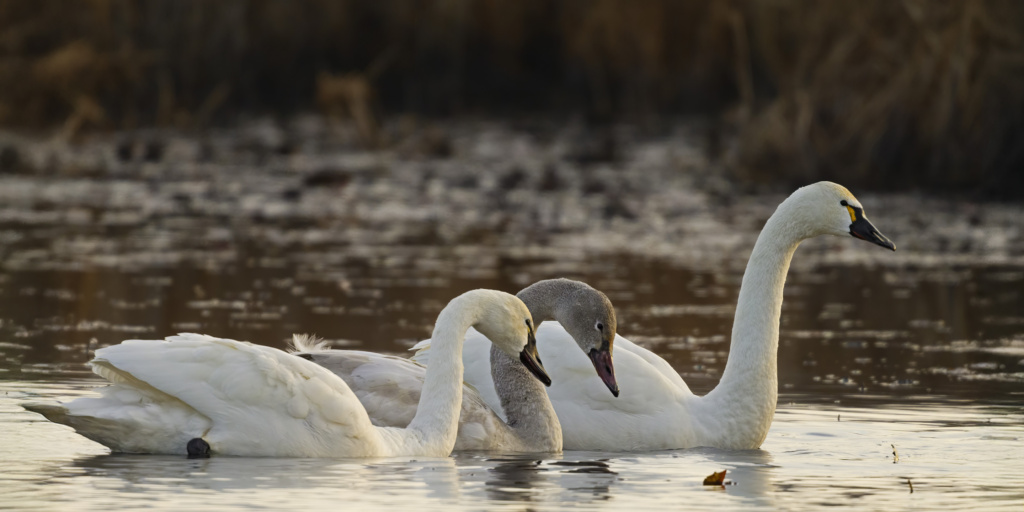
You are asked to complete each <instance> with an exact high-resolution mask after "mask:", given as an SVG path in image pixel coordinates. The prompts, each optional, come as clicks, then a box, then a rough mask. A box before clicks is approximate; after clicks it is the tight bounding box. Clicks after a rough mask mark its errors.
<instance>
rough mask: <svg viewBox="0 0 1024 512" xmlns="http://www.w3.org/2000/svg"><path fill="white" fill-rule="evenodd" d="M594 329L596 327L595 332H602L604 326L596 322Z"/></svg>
mask: <svg viewBox="0 0 1024 512" xmlns="http://www.w3.org/2000/svg"><path fill="white" fill-rule="evenodd" d="M594 327H597V330H599V331H604V324H602V323H601V322H598V323H597V325H595V326H594Z"/></svg>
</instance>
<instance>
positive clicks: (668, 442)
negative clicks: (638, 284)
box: [414, 182, 893, 451]
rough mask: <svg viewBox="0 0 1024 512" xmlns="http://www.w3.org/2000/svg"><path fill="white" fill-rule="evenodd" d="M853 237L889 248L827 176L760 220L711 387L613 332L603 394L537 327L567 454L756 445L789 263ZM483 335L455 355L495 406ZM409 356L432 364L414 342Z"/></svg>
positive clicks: (560, 344)
mask: <svg viewBox="0 0 1024 512" xmlns="http://www.w3.org/2000/svg"><path fill="white" fill-rule="evenodd" d="M825 234H831V235H853V236H855V237H857V238H861V239H865V240H868V241H871V242H873V243H876V244H878V245H881V246H883V247H886V248H889V249H893V245H892V242H890V241H889V240H888V239H886V238H885V237H884V236H882V235H881V234H880V233H878V231H877V230H875V229H874V226H871V224H870V223H869V222H868V221H867V218H866V217H864V216H863V210H862V209H861V207H860V203H859V202H858V201H857V200H856V199H855V198H854V197H853V195H852V194H850V192H849V191H848V190H846V189H845V188H843V187H841V186H839V185H836V184H834V183H829V182H821V183H816V184H814V185H809V186H807V187H803V188H801V189H799V190H797V191H796V192H795V193H793V195H791V196H790V197H789V198H788V199H786V201H784V202H783V203H782V204H781V205H779V208H778V209H777V210H776V212H775V214H774V215H772V217H771V218H770V219H769V220H768V222H767V223H766V224H765V227H764V229H763V230H762V231H761V234H760V236H759V237H758V240H757V243H756V244H755V246H754V250H753V253H752V254H751V257H750V261H749V263H748V265H747V269H746V271H745V272H744V275H743V283H742V285H741V288H740V296H739V299H738V303H737V308H736V318H735V322H734V324H733V331H732V345H731V347H730V354H729V360H728V362H727V364H726V368H725V371H724V372H723V375H722V379H721V381H720V382H719V384H718V386H717V387H716V388H715V389H714V390H712V391H711V392H710V393H708V394H707V395H705V396H702V397H701V396H696V395H694V394H693V393H692V392H691V391H690V389H689V387H687V385H686V383H685V382H683V379H682V378H681V377H680V376H679V374H678V372H676V371H675V370H674V369H673V368H672V367H671V365H669V364H668V362H666V361H665V360H664V359H662V358H661V357H659V356H658V355H657V354H654V353H653V352H651V351H649V350H647V349H644V348H642V347H639V346H637V345H636V344H634V343H632V342H630V341H629V340H627V339H626V338H623V337H621V336H616V337H615V342H614V346H615V351H614V358H615V369H616V370H615V372H616V376H617V378H618V382H619V388H620V391H621V394H620V396H619V397H618V398H614V397H612V396H611V395H609V394H607V393H602V392H601V391H602V390H601V388H600V386H599V380H598V378H597V376H595V374H594V372H593V368H592V366H591V363H590V361H588V360H587V358H586V357H584V355H583V354H581V353H580V351H579V350H578V348H577V345H576V343H575V342H574V341H573V339H572V337H571V336H569V334H568V333H566V331H565V329H563V328H562V327H561V326H560V325H559V324H558V323H556V322H545V323H544V324H543V325H541V326H540V328H539V329H538V331H537V346H538V352H539V353H540V355H541V359H542V360H543V361H544V362H545V365H546V369H547V371H548V373H549V375H551V377H552V385H551V387H550V388H548V396H549V397H550V399H551V403H552V405H553V406H554V408H555V411H556V412H557V414H558V419H559V421H560V422H561V425H562V434H563V442H564V448H565V449H566V450H612V451H623V450H637V451H639V450H660V449H672V448H689V447H694V446H713V447H719V448H728V449H752V448H757V447H759V446H760V445H761V443H762V442H763V441H764V438H765V436H766V435H767V434H768V429H769V427H770V426H771V422H772V417H773V415H774V412H775V405H776V400H777V397H778V363H777V352H778V336H779V316H780V313H781V308H782V291H783V287H784V285H785V281H786V273H787V272H788V269H789V264H790V260H791V258H792V255H793V253H794V251H796V248H797V246H798V245H799V244H800V242H801V241H802V240H804V239H807V238H811V237H814V236H819V235H825ZM486 341H487V340H486V338H484V337H483V336H480V335H479V334H476V333H472V332H470V333H469V334H468V335H467V338H466V344H465V349H464V351H463V359H464V361H465V362H466V366H467V372H466V375H465V378H466V382H468V383H469V384H471V385H473V386H474V387H476V388H477V389H478V390H480V394H481V397H482V398H483V399H484V400H485V401H487V403H488V404H490V405H491V406H492V407H493V406H494V405H495V403H496V396H495V395H494V393H493V391H492V390H493V385H492V384H491V383H490V375H489V374H488V373H487V372H486V370H484V368H486V367H485V365H484V363H485V362H486V360H487V353H488V349H489V347H488V346H487V343H486ZM414 348H416V349H418V350H419V352H418V353H417V355H415V356H414V359H416V360H417V361H420V362H422V363H426V362H427V361H429V360H430V352H432V351H433V348H432V347H431V346H430V343H429V341H428V342H422V343H420V344H419V345H417V347H414Z"/></svg>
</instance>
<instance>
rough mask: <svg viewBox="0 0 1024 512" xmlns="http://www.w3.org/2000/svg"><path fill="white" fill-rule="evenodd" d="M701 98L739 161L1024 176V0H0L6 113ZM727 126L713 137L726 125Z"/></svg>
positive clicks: (752, 178)
mask: <svg viewBox="0 0 1024 512" xmlns="http://www.w3.org/2000/svg"><path fill="white" fill-rule="evenodd" d="M314 108H319V109H321V110H322V111H323V112H325V113H327V114H329V115H331V116H342V117H348V118H351V119H352V120H353V121H354V123H355V125H356V126H357V129H358V131H359V133H360V136H361V138H363V139H364V140H365V142H366V143H367V144H371V145H372V144H375V143H377V142H378V138H377V136H376V132H377V130H378V126H379V123H380V118H381V117H382V116H387V115H394V114H405V113H412V114H416V115H420V116H445V115H461V114H471V115H496V116H502V115H521V114H524V113H525V114H542V115H555V116H558V115H566V114H568V115H572V114H583V115H584V116H585V119H587V120H588V121H591V122H594V123H604V122H611V121H629V122H641V123H643V122H648V121H652V120H659V119H666V118H672V117H674V116H679V115H694V114H697V115H701V116H706V117H707V118H708V119H711V120H713V121H712V122H711V123H710V126H712V128H711V129H710V130H709V141H710V143H709V148H710V149H711V150H712V152H713V153H719V150H718V149H716V148H719V147H724V148H728V149H724V150H721V151H720V153H721V157H722V159H723V161H724V162H725V163H726V164H727V167H728V168H729V169H731V170H732V171H733V172H734V174H735V175H736V176H738V177H740V178H742V179H744V180H746V181H747V182H752V183H771V184H778V185H780V186H783V185H784V186H786V187H789V186H790V185H792V184H796V183H806V182H807V181H810V180H813V179H834V180H836V181H840V182H842V183H845V184H848V185H851V186H860V187H863V186H873V187H876V188H882V189H901V188H922V187H923V188H929V189H933V190H946V191H964V190H966V191H972V192H980V193H985V194H988V195H1003V196H1020V195H1024V172H1022V169H1024V2H1019V1H1017V0H986V1H968V0H964V1H926V0H862V1H855V2H853V1H851V2H847V1H828V2H823V1H815V0H763V1H738V0H736V1H730V0H633V1H629V0H564V1H555V0H516V1H500V0H436V1H425V0H420V1H414V0H374V1H370V0H366V1H356V0H293V1H282V0H251V1H243V0H218V1H215V2H211V1H200V0H191V1H189V0H151V1H133V0H81V1H70V0H67V1H64V0H41V1H36V2H28V1H19V0H0V125H2V126H7V127H15V128H40V127H51V126H62V127H63V130H64V131H65V133H67V134H75V133H79V132H81V131H82V130H95V129H101V130H102V129H131V128H136V127H147V126H173V127H179V128H195V127H203V126H206V125H209V124H210V123H213V122H219V121H224V120H231V119H233V118H236V117H237V116H238V115H239V114H247V115H248V114H268V113H272V114H281V115H286V114H289V113H294V112H298V111H304V110H311V109H314ZM719 141H725V142H723V143H719Z"/></svg>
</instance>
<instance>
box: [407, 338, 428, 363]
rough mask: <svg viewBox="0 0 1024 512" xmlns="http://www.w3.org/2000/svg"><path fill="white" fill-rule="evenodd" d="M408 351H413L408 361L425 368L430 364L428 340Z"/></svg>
mask: <svg viewBox="0 0 1024 512" xmlns="http://www.w3.org/2000/svg"><path fill="white" fill-rule="evenodd" d="M409 350H412V351H415V352H416V353H415V354H413V355H412V357H411V358H410V359H412V360H413V361H416V362H417V363H419V364H421V365H423V366H427V364H428V363H430V340H423V341H421V342H419V343H417V344H415V345H413V346H412V348H410V349H409Z"/></svg>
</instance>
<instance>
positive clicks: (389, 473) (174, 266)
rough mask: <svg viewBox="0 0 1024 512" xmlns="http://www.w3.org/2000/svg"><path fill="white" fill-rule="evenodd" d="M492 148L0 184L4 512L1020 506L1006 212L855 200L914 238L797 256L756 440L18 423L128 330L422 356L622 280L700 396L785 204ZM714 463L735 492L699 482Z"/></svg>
mask: <svg viewBox="0 0 1024 512" xmlns="http://www.w3.org/2000/svg"><path fill="white" fill-rule="evenodd" d="M479 138H480V139H481V140H482V142H481V141H480V140H478V141H477V143H478V144H477V146H479V147H478V148H477V149H472V148H471V150H467V151H462V150H458V148H459V147H461V146H460V145H459V144H460V143H459V141H458V140H456V141H455V146H456V149H457V152H458V153H459V154H460V155H462V156H461V158H462V160H459V161H445V162H437V161H428V162H420V161H415V162H410V161H404V160H401V159H397V160H389V159H388V158H390V157H386V155H385V157H380V156H379V155H378V156H373V155H370V156H367V155H354V156H353V155H351V154H347V153H346V154H343V155H341V156H338V155H335V156H334V157H330V158H327V157H323V156H322V155H321V153H322V152H323V148H320V149H318V150H316V151H314V152H313V154H305V155H304V154H298V155H292V156H288V157H282V156H274V155H273V154H270V156H267V155H263V156H260V157H259V158H255V157H253V158H248V159H246V158H242V157H240V156H238V155H235V154H228V155H227V156H224V157H223V159H222V160H223V161H220V160H218V158H221V157H218V156H217V155H218V153H217V151H219V150H217V147H216V144H214V146H215V147H214V148H213V149H212V150H210V151H212V152H213V155H214V156H213V157H210V158H212V162H198V161H192V160H189V158H191V157H188V156H187V155H189V154H191V153H189V152H188V151H187V150H188V148H190V147H191V146H189V144H192V142H189V141H187V140H186V141H180V140H179V141H177V142H173V143H171V144H170V145H169V149H168V150H167V154H172V155H174V154H179V155H180V154H184V155H186V156H184V157H181V158H183V159H184V160H183V161H184V163H181V164H180V165H164V166H159V165H156V164H151V163H139V162H128V163H124V162H122V163H117V162H114V163H110V162H107V160H104V159H105V158H108V157H109V154H113V152H112V151H111V152H108V153H109V154H108V153H103V151H105V150H103V148H102V147H100V149H99V150H96V151H98V153H97V154H98V155H99V156H95V155H93V156H95V158H93V156H89V154H86V153H88V152H86V151H84V150H83V151H84V152H83V154H85V156H81V155H79V157H76V158H78V160H75V159H73V158H72V159H71V160H72V161H73V163H74V162H77V163H75V165H72V166H70V167H69V168H71V169H78V170H75V171H74V172H71V171H67V172H66V173H65V174H60V173H58V174H57V175H55V176H14V177H10V176H6V177H5V176H0V200H2V201H3V204H2V205H0V392H2V393H0V440H2V441H3V442H2V443H0V460H2V461H3V469H2V470H0V491H2V492H0V509H3V508H10V509H17V510H65V509H68V508H71V507H74V508H75V509H80V510H100V509H102V510H116V509H135V508H141V507H147V508H154V509H171V510H180V509H184V508H196V509H211V508H224V509H227V508H271V509H280V508H290V509H292V508H294V509H303V508H327V507H331V508H339V507H346V508H348V507H363V508H371V507H378V508H383V507H385V506H387V507H400V509H411V508H413V507H415V508H417V509H446V510H450V509H456V510H462V509H468V510H478V509H497V508H512V509H516V510H522V509H556V508H569V507H573V508H587V509H590V508H592V509H598V508H601V509H622V508H624V507H642V508H655V507H658V508H674V509H678V508H684V507H685V508H697V509H708V508H712V507H715V508H724V509H744V510H747V509H757V508H761V509H792V510H817V509H820V508H821V507H822V506H824V505H828V506H845V507H850V508H855V509H857V510H863V509H886V510H890V509H895V510H901V509H942V508H945V509H964V508H967V507H971V508H977V509H1006V510H1018V511H1019V510H1020V509H1021V507H1022V506H1024V409H1022V407H1021V404H1022V401H1024V296H1022V291H1024V234H1022V233H1021V231H1020V230H1019V229H1018V228H1017V227H1016V226H1017V224H1016V222H1017V219H1019V218H1020V215H1021V213H1022V212H1021V209H1020V208H1018V207H1015V206H1006V205H991V206H985V205H970V204H954V205H945V204H943V205H938V206H940V207H936V206H937V203H936V202H935V200H931V199H926V198H913V197H908V196H903V197H899V198H892V197H889V198H886V197H875V196H870V195H862V196H861V199H862V201H863V202H864V203H865V206H866V207H870V208H871V213H870V214H871V217H872V219H873V220H874V222H875V224H876V225H877V226H878V227H879V228H880V229H881V230H882V231H884V232H886V234H887V235H889V236H890V237H891V238H893V239H894V240H895V241H896V243H897V246H898V247H900V252H897V253H896V254H892V253H888V252H885V251H882V250H880V249H878V248H877V247H873V246H869V245H867V244H861V243H859V242H857V241H855V240H852V239H850V240H840V239H827V240H814V241H810V242H807V243H805V244H804V246H803V247H801V248H800V249H799V250H798V252H797V254H796V256H795V259H794V266H793V269H792V270H791V272H790V276H789V280H788V282H787V285H786V292H785V303H784V306H783V317H782V322H781V337H780V352H779V365H780V367H779V374H780V378H779V381H780V392H781V395H780V398H779V409H778V411H777V412H776V416H775V421H774V423H773V426H772V429H771V431H770V432H769V435H768V438H767V440H766V441H765V443H764V445H763V446H762V447H761V449H760V450H753V451H739V452H737V451H722V450H712V449H692V450H677V451H666V452H657V453H643V454H629V453H589V452H567V453H565V454H562V455H559V456H550V455H542V456H537V457H530V456H515V457H508V456H502V455H500V454H459V455H457V456H455V457H452V458H445V459H422V458H419V459H415V460H413V459H382V460H311V459H240V458H227V457H216V458H212V459H208V460H186V459H183V458H176V457H155V456H127V455H110V454H108V453H107V450H106V449H105V448H103V447H102V446H99V445H97V444H94V443H92V442H90V441H87V440H85V439H84V438H82V437H80V436H77V435H76V434H74V433H73V432H72V431H71V430H70V429H68V428H66V427H63V426H60V425H55V424H51V423H48V422H46V421H44V420H43V419H42V418H41V417H39V416H38V415H35V414H33V413H28V412H25V411H23V410H22V409H21V408H20V407H19V404H20V403H22V402H25V401H29V400H31V401H39V400H58V399H59V400H67V399H71V398H73V397H76V396H80V395H83V394H88V393H90V389H91V388H93V387H95V386H97V385H100V384H101V381H100V380H99V379H98V378H96V377H93V376H92V374H91V373H90V372H89V370H88V368H87V366H86V362H87V361H88V360H89V358H90V357H91V354H92V351H94V350H95V349H96V348H98V347H102V346H105V345H109V344H114V343H118V342H120V341H121V340H123V339H127V338H156V337H163V336H166V335H169V334H172V333H176V332H183V331H195V332H203V333H208V334H212V335H217V336H224V337H230V338H235V339H243V340H249V341H253V342H257V343H262V344H267V345H272V346H278V347H282V346H283V345H284V343H285V341H286V340H287V339H288V338H289V337H290V335H291V334H292V333H294V332H308V333H315V334H318V335H320V336H322V337H324V338H326V339H328V340H331V341H332V343H333V344H334V346H336V347H350V348H359V349H364V350H374V351H381V352H389V353H405V351H406V349H407V348H408V347H410V346H411V345H412V343H414V342H415V341H417V340H419V339H422V338H424V337H426V336H428V335H429V334H430V330H431V328H432V324H433V320H434V318H435V316H436V315H437V313H438V311H440V309H441V308H442V307H443V305H444V304H445V303H446V302H447V301H448V300H449V299H450V298H451V297H453V296H455V295H457V294H458V293H461V292H463V291H465V290H468V289H471V288H477V287H488V288H497V289H503V290H507V291H512V292H514V291H517V290H518V289H520V288H522V287H524V286H526V285H528V284H530V283H532V282H534V281H536V280H539V279H543V278H548V277H571V278H577V279H583V280H585V281H587V282H589V283H590V284H592V285H594V286H595V287H597V288H599V289H602V290H603V291H605V292H606V293H607V294H608V295H609V297H610V298H611V300H612V301H613V303H614V304H615V306H616V310H617V312H618V315H619V332H620V334H622V335H624V336H626V337H629V338H631V339H633V340H634V341H636V342H638V343H640V344H642V345H645V346H647V347H649V348H651V349H652V350H654V351H655V352H657V353H659V354H661V355H662V356H663V357H665V358H666V359H667V360H668V361H669V362H670V363H671V364H672V365H673V366H674V367H675V368H676V369H677V370H678V371H679V372H680V373H681V374H682V375H683V376H684V378H685V379H686V381H687V382H688V383H689V384H690V386H691V388H692V389H693V390H694V391H695V392H698V393H703V392H706V391H708V390H710V389H711V388H712V387H713V386H714V385H715V383H716V382H717V381H718V378H719V376H720V375H721V372H722V370H723V368H724V365H725V361H726V359H727V357H728V347H729V334H730V328H731V323H732V314H733V311H734V304H735V300H736V295H737V292H738V285H739V282H740V279H741V277H742V269H743V263H744V262H745V259H746V256H747V255H748V254H749V250H750V246H751V244H752V242H753V239H754V237H756V234H757V229H759V227H760V225H761V224H763V222H764V219H765V218H766V217H767V215H768V214H769V213H770V212H771V209H772V208H773V207H774V205H775V204H777V202H778V201H779V199H780V198H779V197H777V196H764V197H761V196H749V197H745V198H741V199H736V200H729V201H722V200H720V198H719V199H715V196H713V195H711V194H704V193H698V192H694V191H693V190H691V189H690V188H688V186H687V183H691V182H687V181H686V180H687V179H690V178H687V175H686V174H685V173H681V172H680V171H678V168H677V167H672V166H671V165H669V164H667V163H665V162H676V161H677V160H678V159H679V158H681V157H680V156H679V155H678V154H675V153H671V152H665V151H661V150H660V149H658V148H654V149H650V148H648V149H644V148H640V149H638V150H636V151H635V155H637V156H636V157H635V158H633V160H631V161H628V162H626V163H625V164H623V165H624V169H621V170H616V172H615V173H611V172H606V171H608V169H603V168H597V169H589V168H588V169H586V170H580V169H575V170H574V169H573V168H571V167H569V168H567V167H565V166H564V165H562V164H559V166H556V167H552V166H551V165H549V164H547V163H545V162H543V161H541V162H539V163H538V162H535V161H533V160H530V159H531V158H534V157H533V155H534V154H535V153H537V151H534V150H533V149H531V148H533V146H530V144H531V143H529V141H527V142H523V141H522V140H520V139H517V138H515V137H511V139H510V141H503V142H501V143H497V142H495V141H494V140H492V139H494V137H490V138H489V136H487V135H481V136H479ZM193 145H194V144H193ZM474 147H476V146H474ZM495 147H497V148H499V149H501V148H505V149H502V150H500V151H499V150H494V149H493V148H495ZM182 148H184V149H182ZM480 148H483V149H480ZM508 148H512V149H508ZM516 148H518V149H516ZM523 148H526V149H523ZM101 150H102V151H101ZM492 150H493V151H497V152H496V153H495V152H493V151H492ZM40 151H42V150H40ZM197 151H198V150H197ZM204 151H206V150H204ZM501 151H506V153H509V154H510V155H511V156H510V155H509V154H506V153H502V152H501ZM197 154H198V152H197ZM103 155H107V156H103ZM317 155H321V156H317ZM467 155H468V156H467ZM659 155H660V156H659ZM666 155H668V156H666ZM29 156H31V154H29ZM44 156H45V155H44ZM243 156H244V155H243ZM669 157H671V158H669ZM40 158H43V157H40ZM90 158H92V160H90ZM195 158H198V157H195ZM332 158H333V160H332ZM552 158H554V157H552ZM261 159H262V160H261ZM282 159H284V160H282ZM474 159H475V160H474ZM502 159H507V160H508V161H510V162H513V164H514V165H513V166H512V168H511V169H509V168H507V165H508V164H507V162H505V160H502ZM673 159H676V160H673ZM44 160H45V158H44ZM239 161H241V162H247V164H246V165H249V164H251V165H252V166H253V167H252V168H251V169H250V168H249V167H244V172H245V174H244V177H245V179H239V177H240V176H242V174H240V173H241V172H243V171H242V170H241V169H240V166H239V165H236V163H237V162H239ZM83 162H84V163H83ZM90 162H92V163H90ZM104 162H106V163H104ZM225 162H227V163H225ZM516 162H518V163H516ZM165 163H166V162H165ZM161 165H163V164H161ZM474 165H478V166H483V167H486V168H488V169H489V168H492V167H493V168H499V169H500V170H501V172H502V173H505V174H503V175H499V176H497V177H495V176H490V175H487V174H483V175H482V176H483V177H482V178H479V179H478V178H477V171H478V169H476V168H474V167H473V166H474ZM673 165H675V164H673ZM76 166H77V167H76ZM90 166H91V167H90ZM325 166H326V167H325ZM502 166H506V167H502ZM97 168H98V169H100V171H96V170H95V169H97ZM382 168H383V169H384V170H383V171H382V170H381V169H382ZM80 169H85V171H81V170H80ZM90 169H92V170H90ZM325 169H326V170H325ZM552 169H555V170H552ZM631 172H638V173H641V174H635V175H634V174H629V173H631ZM76 173H79V174H76ZM81 173H84V174H81ZM90 173H92V174H90ZM96 173H98V174H96ZM641 175H642V176H641ZM680 176H682V177H680ZM639 177H644V178H645V179H646V181H644V180H640V179H639ZM513 178H514V179H513ZM634 178H636V179H635V180H634V181H629V180H631V179H634ZM620 179H626V180H627V182H626V183H622V182H619V181H616V180H620ZM446 187H447V188H448V189H450V190H447V193H446V194H445V195H443V196H441V195H438V194H437V190H445V189H446ZM530 187H533V188H532V189H529V190H527V189H528V188H530ZM502 188H503V189H502ZM508 189H512V190H511V191H509V190H508ZM922 212H928V214H927V215H925V214H923V213H922ZM894 450H895V452H896V454H897V455H898V461H897V460H895V457H894V454H893V452H894ZM723 469H726V470H728V474H727V479H728V480H729V481H730V485H726V486H724V487H721V486H719V487H715V486H703V485H702V481H703V479H704V477H705V476H708V475H709V474H711V473H712V472H714V471H720V470H723Z"/></svg>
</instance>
